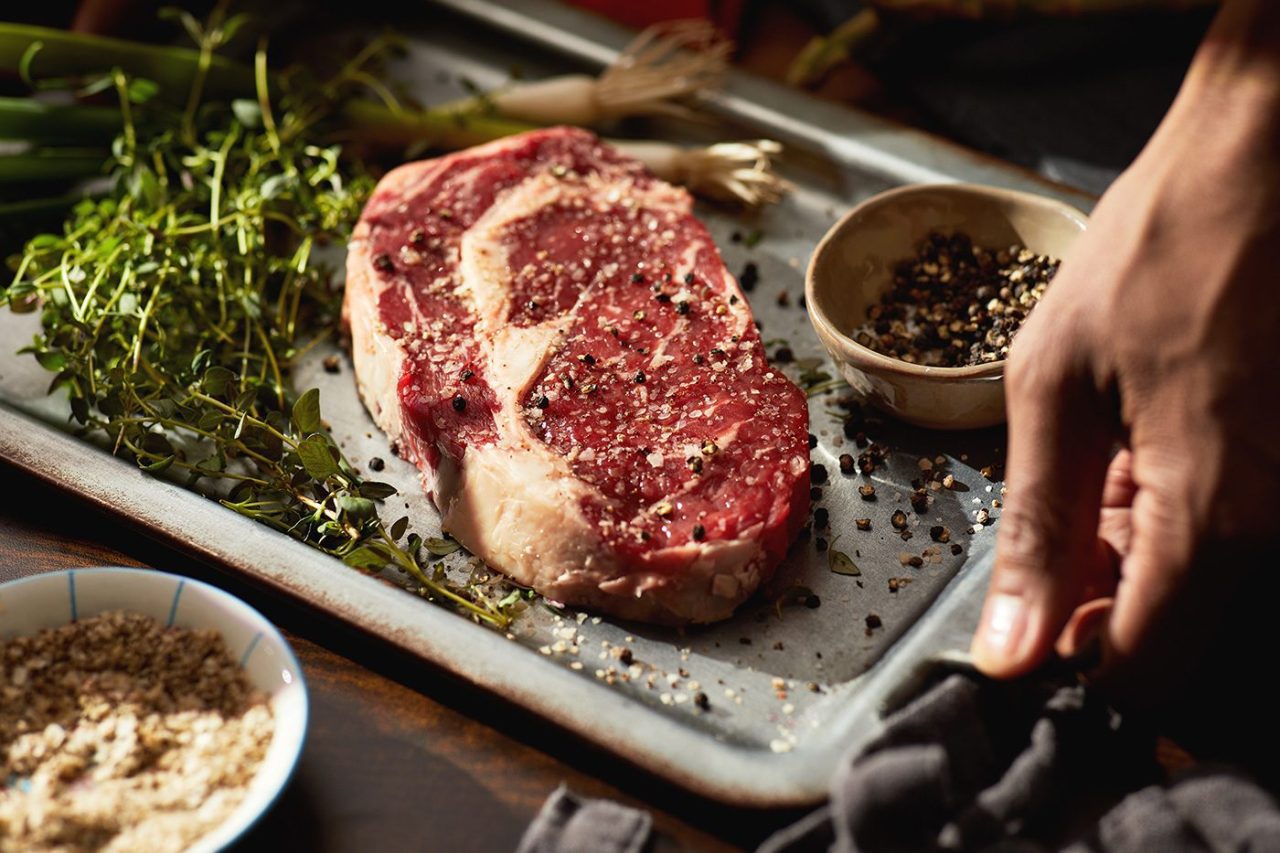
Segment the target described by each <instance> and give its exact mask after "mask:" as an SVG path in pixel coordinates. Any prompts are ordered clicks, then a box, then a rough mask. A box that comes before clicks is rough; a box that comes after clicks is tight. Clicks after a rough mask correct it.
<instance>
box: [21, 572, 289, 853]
mask: <svg viewBox="0 0 1280 853" xmlns="http://www.w3.org/2000/svg"><path fill="white" fill-rule="evenodd" d="M306 721H307V697H306V688H305V685H304V683H303V680H302V673H301V670H300V668H299V666H298V663H297V661H296V660H295V659H294V656H293V654H292V652H291V651H290V649H289V647H288V645H287V643H286V642H285V641H284V639H283V638H282V637H281V636H280V634H279V632H277V631H276V630H275V628H274V627H273V626H272V625H271V624H270V623H269V622H267V621H266V620H265V619H264V618H263V617H262V616H261V615H260V614H258V613H257V612H256V611H255V610H253V609H252V608H250V607H249V606H248V605H246V604H244V603H243V602H241V601H239V600H238V599H236V598H234V597H232V596H230V595H228V594H227V593H224V592H221V591H220V590H217V589H215V588H213V587H211V586H208V585H207V584H203V583H200V582H198V581H194V580H190V579H187V578H182V577H180V576H177V575H171V574H166V573H162V572H153V571H147V570H142V569H114V568H106V569H77V570H71V571H63V572H52V573H48V574H43V575H37V576H35V577H30V578H24V579H22V580H18V581H13V582H10V583H7V584H0V853H8V851H11V850H12V851H18V850H22V851H41V850H60V851H81V850H83V851H89V850H130V851H141V850H147V851H152V850H154V851H167V850H217V849H221V848H222V847H224V846H226V845H227V844H229V843H231V842H232V841H234V840H235V839H236V838H238V837H239V836H240V835H241V834H243V832H244V831H245V830H246V829H248V827H249V826H251V825H252V824H253V822H254V821H255V820H256V819H257V818H258V817H259V816H260V815H261V814H262V813H263V812H265V811H266V809H267V808H269V807H270V805H271V804H272V803H273V802H274V800H275V798H276V795H277V794H278V793H279V791H280V790H281V789H282V788H283V787H284V785H285V784H286V783H287V781H288V779H289V777H290V776H291V774H292V772H293V768H294V766H295V765H296V763H297V759H298V755H299V754H300V752H301V748H302V742H303V739H304V736H305V731H306Z"/></svg>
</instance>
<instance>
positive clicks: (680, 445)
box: [346, 128, 809, 622]
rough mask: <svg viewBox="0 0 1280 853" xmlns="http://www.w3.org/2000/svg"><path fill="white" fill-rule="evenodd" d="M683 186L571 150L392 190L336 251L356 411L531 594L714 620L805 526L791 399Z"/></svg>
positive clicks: (529, 138)
mask: <svg viewBox="0 0 1280 853" xmlns="http://www.w3.org/2000/svg"><path fill="white" fill-rule="evenodd" d="M691 208H692V204H691V201H690V199H689V197H688V195H687V193H685V192H684V191H683V190H680V189H676V188H674V187H671V186H670V185H668V184H665V183H663V182H662V181H659V180H657V179H656V178H654V177H652V176H651V175H650V174H649V173H648V172H647V171H646V170H645V169H644V168H643V166H641V165H640V164H639V163H637V162H635V161H633V160H631V159H629V158H626V157H624V156H622V155H621V154H619V153H618V152H616V151H614V150H613V149H612V148H610V147H609V146H608V145H605V144H604V143H602V142H600V141H599V140H598V139H596V138H595V137H594V136H592V135H591V134H589V133H586V132H584V131H580V130H574V129H568V128H556V129H551V130H546V131H536V132H533V133H528V134H524V135H521V136H518V137H513V138H511V139H507V140H503V141H500V142H497V143H492V144H489V145H485V146H482V147H479V148H475V149H471V150H470V151H466V152H462V153H460V154H455V155H452V156H448V157H443V158H440V159H436V160H429V161H425V162H421V163H413V164H409V165H407V166H403V167H401V168H399V169H397V170H396V171H394V172H392V173H391V174H390V175H388V176H387V177H386V178H384V179H383V181H382V182H381V183H380V184H379V186H378V189H377V190H376V191H375V193H374V195H373V197H372V199H371V200H370V202H369V204H368V206H367V208H366V210H365V212H364V215H363V217H362V218H361V221H360V224H359V226H358V227H357V229H356V234H355V236H354V239H353V241H352V245H351V248H350V252H349V259H348V267H347V277H348V285H347V301H346V311H347V316H348V322H349V324H350V326H351V332H352V343H353V355H354V358H355V366H356V375H357V380H358V382H359V385H360V389H361V393H362V395H363V396H364V399H365V401H366V404H367V405H368V406H369V409H370V411H371V412H372V413H373V415H374V417H375V419H376V420H377V421H378V423H379V425H380V426H381V427H382V428H383V429H384V430H386V431H387V433H388V434H389V435H390V436H391V437H392V438H393V439H395V440H397V441H398V442H399V444H400V447H401V448H402V452H403V453H404V454H406V455H407V456H408V457H409V458H410V459H412V460H413V461H414V462H416V463H417V464H418V465H419V467H420V468H422V470H423V475H424V482H425V485H426V488H427V490H428V491H429V493H430V494H431V495H432V498H433V500H434V501H435V503H436V505H437V507H439V509H440V511H441V514H442V518H443V526H444V528H445V529H446V530H448V531H449V532H450V533H451V534H452V535H454V536H455V537H456V538H457V539H458V540H459V541H461V542H462V543H463V544H464V545H466V546H467V547H468V548H469V549H470V550H471V551H472V552H473V553H475V554H476V555H477V556H479V557H481V558H482V559H484V560H485V561H486V562H487V563H488V564H489V565H490V566H492V567H494V568H496V569H499V570H501V571H503V572H506V573H507V574H509V575H510V576H512V577H513V578H515V579H516V580H517V581H519V582H521V583H523V584H526V585H529V586H532V587H534V588H535V589H537V590H539V591H540V592H542V593H543V594H545V595H547V596H549V597H551V598H554V599H557V600H560V601H564V602H567V603H572V604H579V605H583V606H587V607H594V608H596V609H599V610H603V611H608V612H611V613H615V614H618V615H621V616H624V617H627V618H636V619H644V620H650V621H659V622H686V621H694V622H706V621H712V620H715V619H720V618H724V617H725V616H727V615H729V614H730V613H731V612H732V611H733V608H734V607H736V606H737V604H738V603H740V602H741V601H742V600H743V599H744V598H745V597H746V596H748V595H750V593H751V592H752V591H753V590H754V589H755V588H756V587H757V586H758V585H759V584H760V583H761V582H762V581H763V580H764V579H766V578H767V577H768V576H769V575H770V574H771V573H772V571H773V570H774V568H775V567H776V565H777V563H778V562H779V561H780V560H781V559H782V557H783V554H784V553H785V551H786V548H787V546H788V544H789V543H790V541H791V540H792V538H794V536H795V534H796V532H797V531H798V529H799V527H800V525H801V524H802V523H803V520H804V518H805V516H806V513H807V509H808V489H809V484H808V470H809V462H808V444H807V431H808V430H807V427H808V412H807V408H806V404H805V398H804V395H803V393H801V392H800V390H799V389H798V388H796V387H795V386H794V385H793V384H792V383H791V382H790V381H788V380H787V379H786V378H785V377H784V376H783V375H782V374H781V373H780V372H779V371H777V370H775V369H773V368H771V367H770V366H769V364H768V363H767V361H766V360H765V356H764V350H763V347H762V346H761V343H760V339H759V335H758V333H757V331H756V328H755V325H754V323H753V320H752V316H751V312H750V310H749V308H748V307H747V305H746V302H745V300H744V298H743V296H742V292H741V290H740V289H739V287H738V285H737V283H736V282H735V281H734V280H733V277H732V276H731V275H730V274H729V273H728V271H727V270H726V269H725V266H724V263H723V262H722V261H721V259H720V256H719V253H718V252H717V251H716V248H715V245H714V243H713V242H712V240H711V237H710V235H709V234H708V233H707V231H706V229H705V228H704V227H703V226H702V224H701V223H699V222H698V221H697V219H695V218H694V217H693V215H692V213H691Z"/></svg>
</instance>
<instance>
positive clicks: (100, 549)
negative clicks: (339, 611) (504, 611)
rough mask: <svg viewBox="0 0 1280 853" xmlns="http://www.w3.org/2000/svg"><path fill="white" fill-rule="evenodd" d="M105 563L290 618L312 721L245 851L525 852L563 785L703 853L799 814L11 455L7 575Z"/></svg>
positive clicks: (2, 505) (747, 843)
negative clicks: (597, 727) (430, 650)
mask: <svg viewBox="0 0 1280 853" xmlns="http://www.w3.org/2000/svg"><path fill="white" fill-rule="evenodd" d="M95 565H99V566H100V565H119V566H151V567H154V568H158V569H163V570H166V571H173V572H179V573H182V574H185V575H189V576H191V577H195V578H199V579H202V580H208V581H211V582H213V583H215V584H217V585H218V586H221V587H222V588H224V589H226V590H227V591H228V592H231V593H233V594H235V595H237V596H240V597H241V598H243V599H245V600H246V601H248V602H249V603H250V604H252V605H253V606H254V607H256V608H258V609H259V610H261V611H262V612H263V614H265V615H266V617H267V618H268V619H270V620H271V621H272V622H274V623H275V624H276V625H278V626H280V627H281V628H282V629H283V630H284V633H285V635H286V636H287V637H288V639H289V642H290V643H292V644H293V648H294V650H295V651H296V652H297V653H298V658H299V660H300V661H301V663H302V668H303V671H304V672H305V674H306V678H307V683H308V685H309V687H310V692H311V724H310V729H309V731H308V736H307V743H306V747H305V749H304V751H303V755H302V761H301V764H300V765H299V767H298V772H297V775H296V776H295V777H294V779H293V782H292V783H291V784H290V786H289V788H288V789H287V791H286V792H285V794H284V796H283V797H282V799H281V800H280V802H279V803H278V804H277V805H276V807H275V808H274V809H273V810H272V811H271V812H270V814H269V815H268V816H267V817H266V818H265V819H264V821H263V822H262V823H261V824H260V825H259V826H258V827H257V828H256V829H255V830H253V832H252V833H251V834H250V836H249V837H248V838H247V839H246V841H245V842H244V844H243V849H246V850H259V849H262V850H285V849H288V850H307V851H343V850H352V851H365V850H370V849H377V850H379V851H387V853H391V852H392V851H400V850H449V851H452V850H480V851H488V850H495V851H507V850H513V849H514V848H515V846H516V844H517V842H518V841H519V839H520V836H521V834H522V833H523V831H524V828H525V827H526V826H527V825H528V823H529V822H530V821H531V820H532V819H533V817H534V815H535V814H537V811H538V809H539V807H540V806H541V804H542V802H543V800H545V799H546V797H547V795H548V794H550V793H551V792H552V791H554V790H555V789H556V787H557V786H558V785H560V784H567V785H568V786H569V787H570V788H571V789H573V790H574V791H577V792H579V793H581V794H584V795H587V796H592V797H607V798H610V799H614V800H619V801H621V802H624V803H628V804H631V805H636V806H640V807H644V808H646V809H649V810H650V811H651V812H652V813H653V816H654V820H655V824H656V826H657V827H658V828H659V829H660V831H661V832H662V834H663V835H665V836H667V837H668V838H670V839H672V840H674V841H675V842H677V843H678V844H679V845H680V846H682V847H683V848H685V849H690V850H712V851H719V850H734V849H741V848H744V847H747V848H749V847H754V846H755V844H756V843H758V842H759V841H760V840H762V839H763V838H764V837H765V836H767V835H768V834H769V832H771V831H772V830H773V829H776V828H777V827H779V826H782V825H783V824H785V823H788V822H790V821H791V820H794V819H795V818H796V817H798V816H799V814H798V813H796V812H770V811H761V810H747V809H733V808H729V807H726V806H723V805H720V804H717V803H712V802H710V801H707V800H703V799H699V798H697V797H694V796H693V795H691V794H688V793H686V792H684V791H682V790H680V789H677V788H675V787H673V786H671V785H670V784H668V783H666V782H663V781H662V780H659V779H657V778H655V777H653V776H651V775H649V774H647V773H645V772H643V771H641V770H639V769H637V768H634V767H632V766H630V765H628V764H626V763H625V762H623V761H621V760H620V759H618V758H616V757H614V756H612V755H610V754H608V753H605V752H603V751H601V750H599V749H597V748H595V747H593V746H591V745H589V744H586V743H584V742H583V741H581V740H579V739H578V738H576V737H575V736H574V735H572V734H569V733H567V732H565V731H563V730H561V729H558V728H556V727H554V726H551V725H550V724H548V723H546V722H544V721H542V720H539V719H537V718H535V717H533V716H532V715H530V714H528V713H526V712H524V711H522V710H521V709H519V708H517V707H515V706H514V705H511V704H509V703H507V702H505V701H503V700H502V699H501V698H499V697H495V696H493V695H491V694H488V693H483V692H481V691H479V690H476V689H475V688H473V687H470V686H469V685H467V684H465V683H462V682H460V681H458V680H457V679H456V678H454V677H453V676H450V675H448V674H446V673H442V672H439V671H437V670H434V669H431V668H428V667H426V666H425V665H423V664H422V663H420V662H418V661H411V660H409V659H408V658H407V657H406V656H405V655H403V654H402V653H399V652H397V651H396V650H394V649H392V648H390V647H389V646H388V645H386V644H385V643H383V642H381V641H379V640H377V639H376V638H372V637H369V636H367V635H365V634H363V633H359V632H357V631H355V630H353V629H351V628H348V627H346V626H344V625H342V624H340V623H337V622H335V621H333V620H331V619H329V618H328V617H324V616H320V615H318V614H317V613H315V612H314V611H312V610H310V609H309V608H307V607H306V606H305V605H302V604H300V603H297V602H293V601H291V600H287V599H285V598H283V597H281V596H279V595H277V594H274V593H267V592H265V591H263V590H260V589H257V588H254V587H252V586H250V585H249V584H248V583H246V582H245V581H243V580H241V579H240V578H239V577H238V576H235V575H233V574H230V573H228V572H225V571H222V570H218V569H214V568H212V567H209V566H205V565H201V564H200V563H198V562H196V561H194V560H193V559H192V558H191V557H189V556H187V555H185V554H183V553H181V552H179V551H176V550H174V549H171V548H168V547H166V546H164V545H162V544H160V543H157V542H154V541H151V540H149V539H148V538H147V537H146V536H145V535H144V534H143V533H142V532H141V531H139V530H136V529H134V528H133V527H132V526H131V525H130V524H129V523H128V522H126V521H123V520H121V519H118V518H115V517H111V516H108V515H105V514H103V513H101V512H99V511H98V510H96V509H94V508H91V507H89V506H87V505H86V504H85V503H83V502H82V501H80V500H78V499H76V498H74V497H72V496H69V495H65V494H62V493H59V492H57V491H54V490H53V489H51V488H50V487H48V486H45V485H44V484H42V483H40V482H39V481H37V480H35V479H34V478H32V477H30V476H28V475H27V474H25V473H22V472H19V471H18V470H16V469H14V468H11V467H9V466H7V465H5V464H3V463H0V582H3V581H6V580H12V579H13V578H16V577H21V576H25V575H31V574H35V573H38V572H42V571H52V570H55V569H62V568H73V567H79V566H95Z"/></svg>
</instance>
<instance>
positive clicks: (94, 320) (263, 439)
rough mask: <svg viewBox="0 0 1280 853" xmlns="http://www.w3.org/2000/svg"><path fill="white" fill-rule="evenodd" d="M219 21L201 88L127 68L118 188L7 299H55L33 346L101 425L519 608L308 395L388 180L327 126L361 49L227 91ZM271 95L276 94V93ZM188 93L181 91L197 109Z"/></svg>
mask: <svg viewBox="0 0 1280 853" xmlns="http://www.w3.org/2000/svg"><path fill="white" fill-rule="evenodd" d="M218 24H219V22H218V21H214V22H212V25H211V26H210V27H209V28H207V29H205V28H197V29H196V31H195V32H194V34H195V35H197V36H198V38H199V40H200V46H201V57H203V59H202V60H201V61H200V62H199V63H198V64H197V66H196V72H195V74H194V76H193V77H192V80H191V84H190V89H189V91H188V92H184V93H181V94H182V96H185V97H181V96H180V97H179V98H176V99H175V98H174V97H173V96H174V94H175V93H174V92H172V91H163V90H162V87H161V86H160V85H159V84H157V83H154V82H151V81H149V80H147V79H144V78H130V77H127V76H126V75H125V74H124V73H123V72H121V71H120V70H118V69H116V70H114V71H112V72H110V73H109V74H106V75H105V76H102V77H100V78H97V79H95V80H93V81H92V82H91V83H90V84H89V88H91V89H96V90H104V91H105V90H108V89H114V90H115V93H116V95H117V97H118V100H119V108H120V120H121V127H122V130H121V133H120V134H119V136H117V137H116V138H115V141H114V143H113V144H112V147H111V150H110V153H109V155H108V157H107V165H106V169H107V171H108V173H109V176H110V182H111V183H110V187H111V188H110V190H109V191H107V192H106V193H105V195H103V196H101V197H100V198H96V199H95V198H86V199H83V200H81V201H79V202H78V203H76V204H75V206H74V208H73V209H72V211H71V212H70V214H69V215H68V216H67V219H66V222H65V224H64V227H63V230H62V232H61V233H49V234H41V235H39V236H36V237H34V238H32V239H30V240H29V241H28V242H27V243H26V246H25V248H24V251H23V253H22V255H21V257H20V259H19V260H18V261H17V268H16V274H15V276H14V278H13V281H12V283H11V284H9V285H8V287H7V288H5V289H4V290H0V304H5V303H7V304H8V306H9V307H10V308H11V309H12V310H15V311H31V310H38V311H40V312H41V326H42V332H41V333H40V334H39V335H38V336H37V337H36V339H35V341H34V342H33V344H32V345H31V346H30V347H29V348H28V350H27V351H29V352H31V353H33V354H34V356H35V357H36V358H37V359H38V360H39V362H40V364H41V365H43V366H44V367H45V368H46V369H48V370H50V371H54V372H55V376H54V378H53V381H52V384H51V388H50V390H51V391H53V390H63V391H65V392H66V394H67V395H68V399H69V401H70V406H71V413H72V418H73V419H74V421H75V422H76V423H77V424H78V425H79V431H80V432H81V433H82V434H85V435H96V436H100V437H103V438H105V440H106V441H107V442H109V443H110V447H111V449H112V451H113V452H115V453H116V454H118V455H121V456H124V457H127V458H130V459H132V460H134V461H136V463H137V464H138V465H139V467H141V468H142V469H144V470H146V471H149V472H151V473H155V474H160V473H162V472H163V473H165V474H166V475H167V476H172V477H175V478H177V479H180V480H181V481H183V482H185V483H186V484H187V485H188V486H191V487H194V488H197V489H199V490H201V491H203V492H204V493H206V494H208V495H210V496H212V497H215V498H216V499H217V500H219V501H220V502H221V503H222V504H223V505H224V506H227V507H229V508H231V509H233V510H235V511H236V512H238V513H240V514H242V515H246V516H248V517H250V518H254V519H256V520H258V521H260V522H263V523H265V524H268V525H270V526H272V527H274V528H276V529H278V530H280V531H283V532H285V533H287V534H289V535H290V536H293V537H295V538H297V539H300V540H302V541H304V542H306V543H308V544H310V545H313V546H315V547H317V548H320V549H322V550H324V551H326V552H328V553H331V554H333V555H335V556H337V557H339V558H340V559H342V560H343V561H344V562H345V563H347V564H348V565H351V566H354V567H357V568H361V569H368V570H378V569H381V568H383V567H385V566H387V565H393V566H395V567H397V568H398V569H400V570H401V571H403V572H405V573H407V574H408V575H410V576H411V577H412V578H413V579H414V580H415V581H416V582H417V583H418V584H419V585H420V586H421V588H422V590H423V592H424V594H426V595H427V596H428V597H430V598H433V599H436V600H438V601H441V602H445V603H449V604H451V605H454V606H456V607H457V608H459V609H460V610H462V611H464V612H466V613H468V614H470V615H472V616H473V617H475V618H477V619H480V620H483V621H486V622H489V623H491V624H494V625H498V626H502V625H505V624H506V622H507V616H506V615H505V613H504V610H505V609H506V608H504V607H502V606H500V605H498V604H495V603H493V602H491V601H490V600H489V599H488V598H487V596H486V594H485V593H484V592H482V591H481V590H479V589H477V588H474V587H466V588H460V587H457V586H456V585H454V584H453V583H451V582H450V581H448V580H447V579H446V577H445V575H444V572H443V569H442V567H440V566H439V564H437V565H436V566H435V567H432V566H431V565H430V563H429V561H430V558H431V557H432V556H443V555H444V554H447V553H449V552H451V551H453V550H457V547H458V546H457V544H456V543H454V542H450V541H446V540H439V539H431V540H425V541H424V540H423V539H422V538H421V537H419V536H417V535H416V534H412V535H409V536H408V537H407V538H406V537H405V534H406V532H407V526H408V519H407V518H401V519H399V520H398V521H395V522H394V523H387V522H386V521H384V520H383V518H382V517H381V516H380V514H379V506H378V502H379V501H381V500H383V499H385V498H387V497H389V496H390V495H391V494H393V493H394V491H395V490H394V489H393V488H392V487H390V486H388V485H386V484H384V483H379V482H375V481H371V480H365V479H363V478H362V477H361V476H359V475H358V474H357V472H356V471H355V470H354V469H353V468H352V466H351V465H350V464H349V463H348V462H347V460H346V459H345V458H344V457H343V454H342V452H341V451H340V449H339V448H338V447H337V445H336V443H335V442H334V440H333V438H332V437H331V435H330V434H329V431H328V429H327V427H326V425H325V424H324V422H323V420H322V419H321V413H320V400H319V393H318V391H316V390H314V389H312V390H310V391H306V392H304V393H302V394H295V392H294V391H293V390H292V385H291V383H290V381H289V374H290V370H291V368H292V367H293V365H295V364H296V363H297V361H298V359H299V358H300V357H301V356H302V355H303V354H304V353H306V352H307V351H308V349H310V348H311V347H313V346H315V344H316V343H318V342H319V341H320V340H322V339H323V338H325V337H326V336H327V335H329V334H331V333H332V330H334V329H335V328H336V327H337V311H338V308H339V304H340V298H339V297H340V290H339V289H338V288H337V287H336V286H335V284H334V275H333V273H334V270H333V269H332V268H331V267H330V266H329V265H327V264H325V263H324V262H323V260H322V258H321V254H322V252H321V249H322V247H323V246H325V245H326V244H330V243H341V242H342V241H343V240H345V239H346V237H347V236H348V234H349V231H350V229H351V227H352V225H353V224H354V222H355V221H356V219H357V218H358V216H359V213H360V210H361V207H362V205H363V203H364V200H365V198H366V196H367V194H368V193H369V191H370V189H371V187H372V181H371V179H370V178H369V177H368V176H367V175H366V174H365V173H364V172H363V170H362V169H361V167H360V166H359V164H356V163H352V162H350V161H348V160H344V158H343V155H342V151H341V149H340V148H339V147H337V146H331V145H322V144H316V142H315V141H314V140H316V139H323V138H325V133H326V129H325V127H324V124H325V122H326V121H327V120H328V119H329V117H330V116H332V115H333V113H334V111H335V110H336V109H337V107H338V106H339V104H340V103H341V101H342V98H343V97H344V96H346V95H347V94H348V93H349V90H350V88H351V86H352V85H353V84H354V83H355V81H357V80H358V79H359V78H360V77H361V76H362V75H364V74H365V72H364V70H363V68H362V65H363V63H364V61H365V60H367V59H368V57H369V55H370V54H371V52H367V53H366V54H362V56H361V57H358V58H357V61H356V62H354V63H353V64H352V65H350V66H348V67H347V68H346V69H344V70H343V71H342V72H341V73H340V74H339V75H338V76H337V77H336V78H334V79H332V80H330V81H327V82H324V83H323V84H312V85H307V86H300V87H297V88H290V87H288V86H285V85H281V84H280V82H279V80H277V81H275V82H273V83H271V84H269V82H268V78H267V71H266V57H265V53H264V51H263V50H262V49H260V50H259V52H258V55H257V62H256V69H255V70H256V75H255V77H256V86H255V88H256V92H255V93H253V94H256V98H252V99H245V100H235V101H231V100H211V99H209V98H207V97H205V96H204V95H203V94H202V85H203V84H204V82H205V81H206V79H207V72H208V69H210V68H213V67H215V65H214V63H212V62H211V61H210V58H211V57H212V53H213V50H214V49H216V48H217V47H218V46H219V44H221V43H222V42H223V41H224V40H225V39H226V38H227V31H228V28H227V27H226V26H219V25H218ZM273 99H274V100H275V101H276V103H275V104H273ZM177 104H182V106H181V107H179V106H177Z"/></svg>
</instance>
